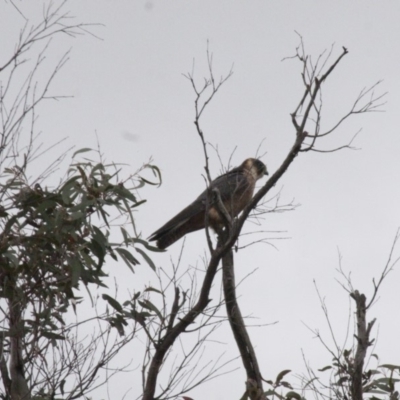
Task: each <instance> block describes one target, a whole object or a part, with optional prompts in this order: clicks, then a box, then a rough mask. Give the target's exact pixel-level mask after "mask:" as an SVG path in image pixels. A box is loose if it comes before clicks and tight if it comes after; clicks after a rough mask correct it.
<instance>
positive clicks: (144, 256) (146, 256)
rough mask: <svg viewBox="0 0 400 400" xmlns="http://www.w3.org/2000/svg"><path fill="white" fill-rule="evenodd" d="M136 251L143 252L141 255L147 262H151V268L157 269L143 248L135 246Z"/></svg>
mask: <svg viewBox="0 0 400 400" xmlns="http://www.w3.org/2000/svg"><path fill="white" fill-rule="evenodd" d="M135 249H136V251H137V252H138V253H139V254H141V256H142V257H143V258H144V259H145V261H146V262H147V264H149V266H150V268H151V269H152V270H153V271H155V270H156V266H155V265H154V263H153V261H152V259H151V258H150V257H149V256H148V255H147V254H146V253H145V252H144V251H143V250H141V249H138V248H135Z"/></svg>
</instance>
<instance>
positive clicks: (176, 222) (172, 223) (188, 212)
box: [149, 196, 206, 240]
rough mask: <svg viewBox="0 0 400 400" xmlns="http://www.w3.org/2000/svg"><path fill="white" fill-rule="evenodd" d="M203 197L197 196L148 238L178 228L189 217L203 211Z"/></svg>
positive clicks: (151, 238)
mask: <svg viewBox="0 0 400 400" xmlns="http://www.w3.org/2000/svg"><path fill="white" fill-rule="evenodd" d="M205 209H206V208H205V198H204V199H202V198H201V196H199V197H198V198H197V199H196V200H195V201H194V202H193V203H191V204H189V205H188V206H187V207H186V208H184V209H183V210H182V211H181V212H180V213H178V214H177V215H175V217H173V218H172V219H170V220H169V221H168V222H167V223H166V224H164V225H163V226H162V227H161V228H160V229H158V230H156V231H155V232H154V233H153V234H152V235H151V236H150V238H149V240H158V239H159V238H160V237H161V236H163V235H164V234H166V233H167V232H168V231H170V230H172V229H174V230H176V229H178V228H179V227H180V226H182V225H183V224H185V223H186V222H188V221H189V219H190V218H192V217H194V216H195V215H197V214H199V213H204V212H205Z"/></svg>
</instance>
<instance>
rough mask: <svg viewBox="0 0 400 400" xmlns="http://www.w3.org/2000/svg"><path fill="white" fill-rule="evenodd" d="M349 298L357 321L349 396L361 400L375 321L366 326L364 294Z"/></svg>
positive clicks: (355, 294)
mask: <svg viewBox="0 0 400 400" xmlns="http://www.w3.org/2000/svg"><path fill="white" fill-rule="evenodd" d="M350 296H351V297H352V298H353V299H354V301H355V302H356V320H357V335H356V340H357V350H356V354H355V357H354V363H353V371H352V374H351V395H352V400H363V387H362V378H363V367H364V360H365V356H366V354H367V349H368V347H369V346H371V344H372V343H373V340H372V341H370V338H369V337H370V333H371V329H372V327H373V326H374V323H375V319H373V320H372V321H371V322H369V323H368V324H367V321H366V312H367V307H366V298H365V295H364V294H362V293H361V294H360V293H359V292H358V290H355V291H354V292H353V293H351V294H350Z"/></svg>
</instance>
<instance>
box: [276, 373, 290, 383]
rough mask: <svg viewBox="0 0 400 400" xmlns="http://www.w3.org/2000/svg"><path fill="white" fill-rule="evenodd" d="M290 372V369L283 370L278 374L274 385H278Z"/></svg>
mask: <svg viewBox="0 0 400 400" xmlns="http://www.w3.org/2000/svg"><path fill="white" fill-rule="evenodd" d="M290 371H291V370H290V369H284V370H283V371H281V372H279V374H278V375H277V377H276V379H275V383H276V384H277V383H279V382H280V381H281V380H282V378H283V377H284V376H285V375H286V374H288V373H289V372H290Z"/></svg>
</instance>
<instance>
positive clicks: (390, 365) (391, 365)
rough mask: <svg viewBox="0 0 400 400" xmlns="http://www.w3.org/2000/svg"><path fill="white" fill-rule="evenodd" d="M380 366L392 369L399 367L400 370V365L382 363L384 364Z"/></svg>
mask: <svg viewBox="0 0 400 400" xmlns="http://www.w3.org/2000/svg"><path fill="white" fill-rule="evenodd" d="M378 368H386V369H390V370H391V371H394V370H395V369H398V370H399V371H400V365H393V364H382V365H379V367H378Z"/></svg>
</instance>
